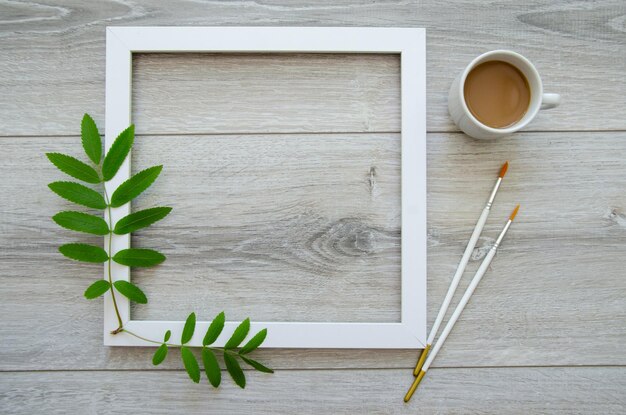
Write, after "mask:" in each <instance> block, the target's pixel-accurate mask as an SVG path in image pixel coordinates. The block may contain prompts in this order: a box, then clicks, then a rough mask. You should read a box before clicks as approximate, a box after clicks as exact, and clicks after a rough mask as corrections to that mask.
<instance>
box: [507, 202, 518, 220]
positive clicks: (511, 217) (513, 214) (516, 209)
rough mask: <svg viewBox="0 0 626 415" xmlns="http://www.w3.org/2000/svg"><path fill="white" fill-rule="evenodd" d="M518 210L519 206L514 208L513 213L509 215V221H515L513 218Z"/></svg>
mask: <svg viewBox="0 0 626 415" xmlns="http://www.w3.org/2000/svg"><path fill="white" fill-rule="evenodd" d="M518 210H519V205H517V206H515V209H513V213H511V216H510V217H509V220H511V221H512V220H513V219H515V216H517V211H518Z"/></svg>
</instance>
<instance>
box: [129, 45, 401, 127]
mask: <svg viewBox="0 0 626 415" xmlns="http://www.w3.org/2000/svg"><path fill="white" fill-rule="evenodd" d="M181 59H182V60H181ZM132 99H133V101H132V102H133V108H132V119H133V122H134V123H135V124H136V125H137V128H138V131H139V132H140V133H151V134H177V133H180V132H187V133H203V134H204V133H223V132H228V133H241V132H247V133H257V132H260V131H261V132H277V131H278V132H286V131H298V132H317V131H324V132H336V131H400V55H366V54H340V55H334V54H261V55H259V54H195V53H194V54H184V55H180V54H172V53H170V54H138V55H136V56H135V58H134V60H133V98H132Z"/></svg>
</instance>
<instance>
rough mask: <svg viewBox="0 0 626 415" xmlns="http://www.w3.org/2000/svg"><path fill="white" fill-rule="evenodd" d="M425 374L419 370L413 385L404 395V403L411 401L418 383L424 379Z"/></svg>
mask: <svg viewBox="0 0 626 415" xmlns="http://www.w3.org/2000/svg"><path fill="white" fill-rule="evenodd" d="M425 374H426V372H424V371H423V370H420V374H419V375H418V376H417V377H416V378H415V380H414V381H413V384H412V385H411V387H410V388H409V390H408V392H407V393H406V395H404V402H408V401H409V400H410V399H411V397H412V396H413V394H414V393H415V390H416V389H417V387H418V386H419V384H420V382H421V381H422V379H424V375H425Z"/></svg>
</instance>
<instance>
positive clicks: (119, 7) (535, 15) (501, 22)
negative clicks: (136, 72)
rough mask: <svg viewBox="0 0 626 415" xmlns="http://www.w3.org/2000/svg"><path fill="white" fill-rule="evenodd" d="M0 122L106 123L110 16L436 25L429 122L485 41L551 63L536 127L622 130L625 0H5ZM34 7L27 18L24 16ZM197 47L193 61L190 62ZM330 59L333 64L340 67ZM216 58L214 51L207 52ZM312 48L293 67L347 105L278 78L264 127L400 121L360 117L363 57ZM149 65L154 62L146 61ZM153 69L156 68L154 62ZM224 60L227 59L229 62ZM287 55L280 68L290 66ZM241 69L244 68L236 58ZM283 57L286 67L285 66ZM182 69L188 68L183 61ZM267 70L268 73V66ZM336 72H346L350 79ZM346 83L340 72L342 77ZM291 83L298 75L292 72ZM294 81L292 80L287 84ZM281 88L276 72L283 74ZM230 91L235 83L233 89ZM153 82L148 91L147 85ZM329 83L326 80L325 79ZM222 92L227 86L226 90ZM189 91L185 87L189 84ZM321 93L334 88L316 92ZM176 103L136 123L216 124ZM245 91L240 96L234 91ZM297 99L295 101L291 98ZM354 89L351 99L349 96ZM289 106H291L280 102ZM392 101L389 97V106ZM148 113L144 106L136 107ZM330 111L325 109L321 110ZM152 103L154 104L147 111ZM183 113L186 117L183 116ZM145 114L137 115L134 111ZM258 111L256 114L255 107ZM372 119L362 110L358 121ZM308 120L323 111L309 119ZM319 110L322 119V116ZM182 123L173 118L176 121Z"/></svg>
mask: <svg viewBox="0 0 626 415" xmlns="http://www.w3.org/2000/svg"><path fill="white" fill-rule="evenodd" d="M0 10H1V12H0V16H2V17H1V18H0V23H2V24H0V38H2V42H1V43H0V74H2V75H0V96H2V97H3V99H2V100H0V135H4V136H24V135H55V134H59V135H68V134H75V133H76V131H77V130H78V123H79V120H80V117H81V116H82V114H83V113H84V112H90V113H92V114H93V115H94V116H95V118H96V120H97V121H98V122H100V123H102V121H103V111H104V27H105V26H107V25H173V24H176V25H294V26H312V25H321V26H328V25H330V26H410V27H426V28H427V29H428V35H427V36H428V47H427V53H428V59H427V62H428V96H427V100H428V128H429V130H430V131H454V130H456V128H455V127H454V126H453V125H452V124H451V122H450V120H449V117H448V115H447V109H446V96H447V90H448V88H449V86H450V83H451V82H452V79H453V78H454V77H455V76H456V74H457V73H458V72H460V71H461V70H462V68H463V67H464V66H465V65H466V64H467V63H468V62H469V61H470V60H471V59H472V58H473V57H475V56H476V55H478V54H479V53H482V52H484V51H486V50H490V49H499V48H507V49H514V50H516V51H519V52H521V53H523V54H525V55H526V56H528V57H529V58H530V59H531V60H532V61H534V62H535V63H536V65H537V67H538V69H539V70H540V72H541V73H542V75H543V79H544V84H545V88H546V90H547V91H554V92H559V93H561V94H562V95H563V104H562V106H561V107H560V108H558V109H555V110H552V111H551V112H550V113H545V114H543V113H542V114H540V115H539V117H538V118H537V120H536V121H535V122H534V123H533V124H532V125H531V126H530V127H529V128H530V129H532V130H615V129H617V130H624V129H626V121H625V120H626V117H624V105H623V104H624V96H626V89H625V88H626V84H624V82H622V78H623V71H624V68H625V67H626V43H625V42H623V39H624V34H625V29H624V21H625V20H624V16H625V15H626V6H625V5H624V3H623V2H622V1H619V0H607V1H598V2H593V3H591V4H587V3H580V2H562V3H554V2H551V3H549V4H546V3H545V2H541V1H533V2H523V4H522V3H520V2H506V4H498V7H485V6H484V5H482V4H478V3H475V2H471V1H469V2H456V1H454V2H453V1H446V2H432V3H422V2H419V3H418V2H413V1H388V2H373V3H367V4H362V3H359V2H354V1H350V0H345V1H338V2H333V4H332V5H330V4H317V5H311V4H309V3H307V2H289V3H288V4H277V3H275V2H212V3H208V4H207V3H201V2H187V1H167V2H164V1H162V2H158V3H157V4H155V3H154V2H146V1H138V2H133V3H123V4H122V3H117V2H113V1H107V2H106V4H103V2H93V3H92V2H90V3H85V2H81V1H77V0H56V1H50V0H47V1H45V2H39V3H37V4H35V3H15V2H4V3H2V4H1V5H0ZM25 16H26V17H25ZM190 59H191V62H190V61H189V60H190ZM193 59H195V58H193V57H186V56H182V57H179V58H177V59H168V60H167V61H164V62H157V63H155V66H156V67H158V68H159V70H160V71H162V72H161V73H162V76H163V77H167V76H168V74H171V73H173V72H180V79H188V80H189V81H190V82H191V83H193V82H192V80H193V79H194V75H193V70H194V69H195V68H197V65H194V64H193ZM342 59H345V58H341V57H339V58H338V61H337V62H335V63H328V62H326V64H327V65H329V68H332V67H333V66H336V65H338V64H339V62H342ZM208 62H209V61H208ZM317 63H318V62H317V61H316V60H315V59H313V61H312V62H311V65H309V67H308V69H307V68H305V67H302V71H301V72H300V73H298V74H295V75H294V77H296V78H300V79H301V82H302V84H306V85H307V88H310V87H311V86H312V85H319V84H320V83H321V82H325V84H326V85H328V86H336V87H337V89H336V90H335V91H334V92H336V93H337V100H336V101H335V100H331V101H330V106H331V107H333V108H335V107H341V108H343V109H344V111H345V114H344V115H345V116H344V117H336V116H334V115H333V114H330V115H329V112H328V111H327V108H325V107H327V106H321V105H319V106H310V107H307V106H306V104H307V102H309V103H310V102H311V100H312V99H313V98H312V97H311V96H310V95H307V94H304V93H302V94H300V93H298V90H297V89H296V90H295V91H293V90H286V91H285V90H283V92H287V93H288V94H289V96H285V94H284V93H283V94H278V95H280V96H281V97H282V98H281V99H280V100H279V102H281V105H280V106H273V105H264V106H262V107H261V108H258V109H259V111H260V113H261V114H263V113H266V114H267V115H268V117H267V119H266V120H265V123H264V124H261V125H258V130H256V132H259V133H261V132H288V131H296V132H309V131H388V128H389V127H388V126H389V125H397V124H398V122H397V118H395V117H397V112H394V111H392V112H394V113H396V115H395V116H394V117H391V118H389V119H387V120H384V119H382V118H381V117H378V116H377V115H376V114H369V116H368V117H364V116H363V111H362V110H361V109H360V108H359V104H357V103H355V102H354V101H351V100H352V99H353V98H354V97H364V100H363V99H361V100H360V101H358V102H359V103H360V105H364V106H365V108H366V109H367V108H369V109H371V108H378V106H377V105H376V102H375V98H377V97H378V96H379V95H378V93H375V94H370V95H369V96H368V94H366V93H365V92H366V91H367V89H366V87H365V86H364V83H363V81H364V80H367V79H368V76H367V75H364V74H365V73H366V72H367V71H365V69H366V68H364V66H365V63H364V64H363V65H361V67H360V68H359V70H358V71H356V72H354V73H353V74H351V75H348V74H346V72H343V75H342V72H341V71H339V73H338V77H334V78H331V79H327V77H326V76H323V77H322V75H326V74H327V72H326V71H325V70H324V68H320V67H319V65H317ZM144 66H145V65H144ZM146 69H147V68H146ZM220 69H221V70H223V71H227V70H230V69H231V66H229V65H228V64H227V62H224V63H221V66H220ZM248 69H250V70H249V71H248V73H247V74H246V77H245V79H247V80H248V81H247V83H246V82H244V83H242V85H244V86H249V87H250V88H253V89H254V85H261V86H263V85H267V81H265V76H266V74H267V73H272V71H271V70H270V67H269V64H268V67H251V68H248ZM286 69H287V68H283V69H282V70H286ZM240 70H244V69H243V68H241V69H240ZM276 70H278V69H276ZM185 71H187V73H186V74H185V73H184V72H185ZM268 71H269V72H268ZM341 76H347V77H344V78H342V77H341ZM342 79H343V80H348V79H349V82H348V83H346V82H339V81H341V80H342ZM197 81H198V82H195V83H196V84H197V85H195V86H193V85H188V86H187V88H185V91H193V90H196V91H199V92H201V91H205V90H206V86H207V82H206V80H203V79H199V80H197ZM293 82H295V80H293ZM288 85H290V86H291V85H293V83H289V84H288ZM275 87H276V88H277V92H281V87H280V85H278V84H277V85H275ZM148 91H152V92H153V93H151V96H146V97H145V99H146V102H150V103H152V105H154V106H155V108H157V109H158V111H155V114H163V112H164V111H165V110H166V109H165V108H161V107H159V105H161V106H163V105H164V104H163V102H164V101H167V100H163V96H162V95H161V94H159V93H158V91H157V90H154V89H152V90H150V89H148ZM228 91H232V86H227V87H225V89H224V91H223V92H224V93H226V92H228ZM145 92H146V91H143V92H142V94H143V93H145ZM322 92H325V93H330V91H322ZM214 94H215V96H222V97H225V94H222V93H221V92H220V91H215V92H214ZM181 95H183V96H181ZM250 96H251V97H254V98H250V99H249V100H247V103H238V104H241V105H240V106H242V107H243V108H247V105H248V104H254V105H256V104H257V103H258V101H259V100H260V99H261V98H262V97H261V96H258V95H255V94H250ZM320 97H324V98H325V97H326V95H325V94H321V95H320ZM176 98H177V99H178V98H180V102H179V105H178V107H177V111H174V112H169V113H168V114H167V115H168V116H167V117H163V118H160V119H151V120H150V122H145V121H142V122H141V125H139V127H138V128H139V131H141V132H145V133H159V132H162V131H172V130H174V129H175V132H176V133H193V132H207V131H213V129H217V126H216V123H210V122H207V116H206V112H205V111H206V108H199V109H198V110H195V109H194V108H197V107H194V106H193V105H190V103H193V102H196V101H197V100H198V99H201V100H202V99H203V97H202V95H201V94H199V93H198V94H195V95H194V94H189V95H187V94H176ZM239 98H241V97H239ZM288 100H291V106H290V105H289V103H288ZM344 100H345V102H344ZM221 104H223V105H220V103H218V102H216V103H212V105H211V106H210V108H211V110H212V113H211V114H210V117H212V119H213V120H219V122H218V123H217V125H218V126H220V127H219V130H218V131H219V132H237V131H238V130H239V129H240V128H241V126H243V127H247V126H249V125H250V124H251V121H250V120H249V118H248V116H249V113H248V111H241V110H237V111H234V110H233V103H232V102H231V101H230V100H227V99H224V100H223V101H222V102H221ZM290 107H293V109H294V110H296V109H299V108H305V109H309V110H310V113H309V114H307V115H308V117H307V119H309V120H311V122H303V123H298V122H297V121H298V120H299V119H300V118H299V117H297V118H296V119H295V120H294V119H290V121H288V122H287V121H286V115H288V114H289V113H290V111H288V110H286V109H288V108H290ZM281 111H282V112H281ZM388 111H390V109H388ZM139 114H143V113H139ZM324 114H326V115H324ZM143 115H147V114H143ZM183 115H185V116H184V117H183V118H186V121H187V122H186V123H184V124H183V123H179V124H176V123H177V122H179V121H180V119H181V117H182V116H183ZM139 118H141V116H140V117H139ZM255 119H256V118H255ZM364 119H366V120H367V122H363V121H364ZM312 121H316V123H315V125H312ZM317 121H321V122H319V123H318V122H317ZM175 126H177V127H175Z"/></svg>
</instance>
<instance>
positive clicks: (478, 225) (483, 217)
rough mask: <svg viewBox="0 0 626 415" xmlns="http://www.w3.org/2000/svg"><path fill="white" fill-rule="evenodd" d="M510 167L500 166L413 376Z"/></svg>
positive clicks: (417, 372)
mask: <svg viewBox="0 0 626 415" xmlns="http://www.w3.org/2000/svg"><path fill="white" fill-rule="evenodd" d="M508 168H509V162H508V161H507V162H505V163H504V164H503V165H502V167H501V168H500V173H499V174H498V180H497V181H496V184H495V185H494V186H493V190H492V191H491V195H490V196H489V199H488V200H487V205H485V208H484V209H483V211H482V213H481V214H480V217H479V218H478V222H476V226H475V227H474V232H472V236H471V237H470V239H469V242H468V243H467V246H466V247H465V252H463V256H462V257H461V262H459V265H458V266H457V268H456V273H455V274H454V277H452V282H451V283H450V287H448V292H447V293H446V297H445V298H444V299H443V303H442V304H441V308H440V309H439V314H437V318H436V319H435V323H434V324H433V327H432V328H431V329H430V334H429V335H428V339H427V340H426V347H424V350H422V354H421V355H420V357H419V359H418V361H417V364H416V365H415V369H414V370H413V376H417V375H418V374H419V372H420V369H421V368H422V365H423V364H424V361H426V356H428V352H429V351H430V346H431V345H432V344H433V341H434V340H435V336H436V335H437V332H438V331H439V326H440V325H441V323H442V321H443V318H444V317H445V315H446V312H447V311H448V307H449V306H450V301H452V297H454V293H455V291H456V288H457V287H458V286H459V281H461V276H462V275H463V272H464V271H465V267H466V266H467V263H468V262H469V259H470V257H471V255H472V252H473V251H474V247H475V246H476V242H478V238H479V237H480V234H481V233H482V231H483V227H484V226H485V222H487V217H489V212H491V205H492V204H493V201H494V199H495V198H496V193H498V189H499V188H500V183H502V179H503V178H504V175H505V174H506V171H507V170H508Z"/></svg>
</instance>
